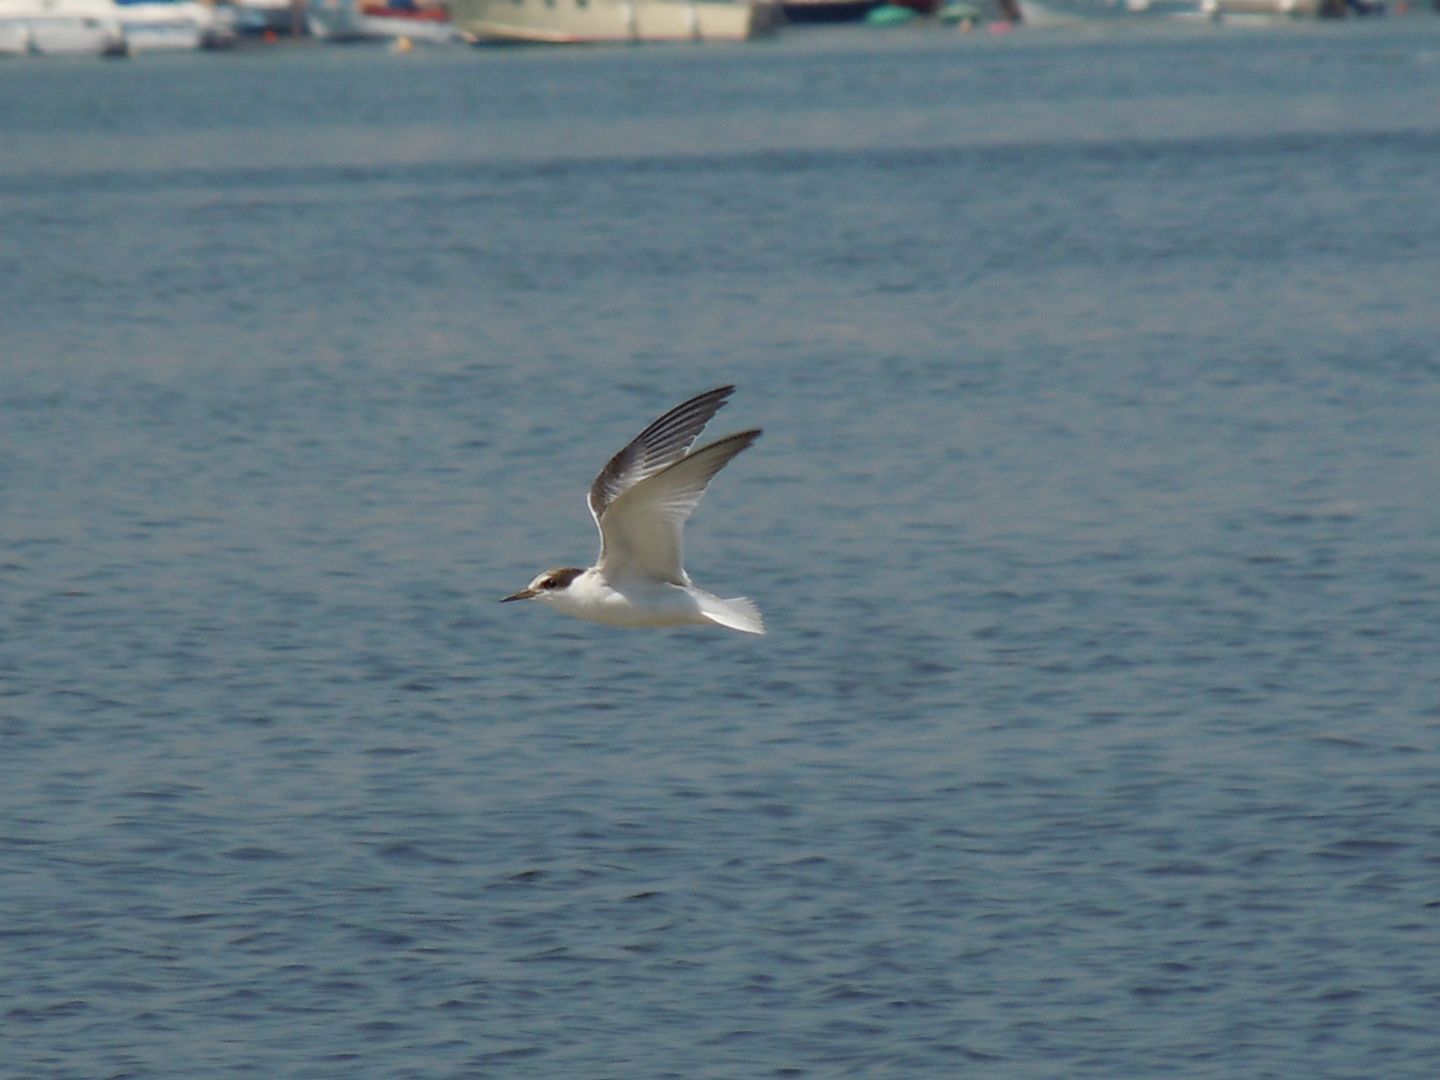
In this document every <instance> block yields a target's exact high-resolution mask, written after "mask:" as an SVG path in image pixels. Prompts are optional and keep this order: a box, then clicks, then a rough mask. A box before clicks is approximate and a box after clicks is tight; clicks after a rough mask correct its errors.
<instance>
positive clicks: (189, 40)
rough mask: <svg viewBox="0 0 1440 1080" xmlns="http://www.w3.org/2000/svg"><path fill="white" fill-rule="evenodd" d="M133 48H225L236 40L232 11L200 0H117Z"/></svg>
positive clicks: (143, 49)
mask: <svg viewBox="0 0 1440 1080" xmlns="http://www.w3.org/2000/svg"><path fill="white" fill-rule="evenodd" d="M115 2H116V7H117V9H118V11H119V15H120V25H121V27H123V28H124V30H125V41H126V43H127V44H128V45H129V47H130V51H131V52H156V51H162V50H166V49H221V48H225V47H227V46H230V45H233V44H235V26H234V23H233V21H232V19H231V18H229V17H227V16H229V15H230V14H231V13H230V12H229V11H228V9H227V11H226V12H225V13H223V14H222V12H221V11H220V9H219V8H216V7H215V6H213V5H211V4H202V3H199V2H198V0H115Z"/></svg>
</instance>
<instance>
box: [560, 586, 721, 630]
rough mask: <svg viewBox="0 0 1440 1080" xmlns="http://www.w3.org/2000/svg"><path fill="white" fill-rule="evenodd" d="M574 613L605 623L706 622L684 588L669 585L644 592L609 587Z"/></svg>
mask: <svg viewBox="0 0 1440 1080" xmlns="http://www.w3.org/2000/svg"><path fill="white" fill-rule="evenodd" d="M574 614H576V615H578V616H579V617H580V618H582V619H589V620H591V621H592V622H598V623H605V624H606V625H608V626H634V627H645V626H694V625H696V624H697V623H703V622H705V621H706V620H705V618H704V616H702V615H701V614H700V607H699V605H698V604H697V603H696V602H695V600H694V599H693V598H692V597H691V596H690V595H689V594H688V593H687V592H686V591H685V590H684V589H679V588H674V587H671V586H666V587H664V588H662V589H656V590H650V589H647V590H645V591H644V593H643V594H639V593H633V592H625V591H622V590H618V589H615V590H609V591H608V592H607V594H606V595H605V596H604V597H603V598H600V599H599V602H598V603H596V602H592V603H589V604H586V605H585V607H584V609H583V610H579V611H576V612H574Z"/></svg>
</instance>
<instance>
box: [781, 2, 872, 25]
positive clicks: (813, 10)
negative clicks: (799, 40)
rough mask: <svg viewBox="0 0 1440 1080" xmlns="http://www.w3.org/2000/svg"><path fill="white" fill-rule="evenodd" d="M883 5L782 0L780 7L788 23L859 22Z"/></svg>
mask: <svg viewBox="0 0 1440 1080" xmlns="http://www.w3.org/2000/svg"><path fill="white" fill-rule="evenodd" d="M883 3H885V0H780V7H781V10H782V11H784V13H785V21H786V22H792V23H831V22H859V21H860V20H861V19H864V18H865V17H866V16H868V15H869V14H870V12H872V11H874V10H875V9H876V8H878V7H880V6H881V5H882V4H883Z"/></svg>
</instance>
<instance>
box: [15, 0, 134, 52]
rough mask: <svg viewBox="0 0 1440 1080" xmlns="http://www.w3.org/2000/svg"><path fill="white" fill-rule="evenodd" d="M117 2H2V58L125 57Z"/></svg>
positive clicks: (54, 0) (63, 0) (102, 0)
mask: <svg viewBox="0 0 1440 1080" xmlns="http://www.w3.org/2000/svg"><path fill="white" fill-rule="evenodd" d="M126 52H127V49H126V44H125V30H124V28H123V27H122V26H121V25H120V16H119V13H118V11H117V10H116V7H115V4H114V0H0V56H4V55H9V56H24V55H31V56H124V55H126Z"/></svg>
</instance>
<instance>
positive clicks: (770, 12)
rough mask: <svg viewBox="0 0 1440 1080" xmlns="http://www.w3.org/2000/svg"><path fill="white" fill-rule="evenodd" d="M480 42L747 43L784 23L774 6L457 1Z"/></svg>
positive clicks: (736, 1)
mask: <svg viewBox="0 0 1440 1080" xmlns="http://www.w3.org/2000/svg"><path fill="white" fill-rule="evenodd" d="M450 13H451V17H452V18H453V19H454V20H455V25H456V27H457V28H458V29H459V30H460V32H461V33H462V34H464V35H465V36H466V37H467V38H469V39H470V40H472V41H476V42H503V41H521V42H547V43H553V44H578V43H599V42H662V41H745V40H748V39H749V38H752V37H757V36H759V35H761V34H764V33H766V32H768V31H770V30H772V29H773V28H774V27H775V25H776V23H777V22H778V21H779V6H778V4H776V3H775V2H773V0H452V3H451V7H450Z"/></svg>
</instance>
